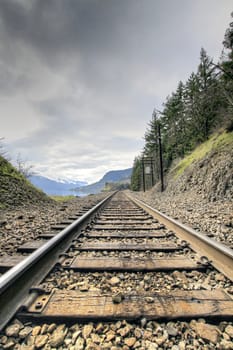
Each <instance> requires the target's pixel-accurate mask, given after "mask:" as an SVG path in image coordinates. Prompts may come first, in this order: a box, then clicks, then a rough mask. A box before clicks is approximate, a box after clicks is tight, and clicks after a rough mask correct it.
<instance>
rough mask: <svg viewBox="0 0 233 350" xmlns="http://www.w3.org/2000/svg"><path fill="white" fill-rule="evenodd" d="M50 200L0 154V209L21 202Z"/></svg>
mask: <svg viewBox="0 0 233 350" xmlns="http://www.w3.org/2000/svg"><path fill="white" fill-rule="evenodd" d="M35 201H43V202H44V201H46V202H47V201H51V199H49V197H47V196H46V194H45V193H43V192H42V191H41V190H39V189H37V188H36V187H34V186H33V185H32V184H31V183H30V182H29V181H28V180H27V179H26V178H25V177H24V176H23V175H22V174H21V173H20V172H19V171H18V170H17V169H16V168H14V166H13V165H11V164H10V163H9V162H8V161H7V160H6V159H5V158H4V157H2V156H0V209H4V208H6V207H10V206H18V205H21V204H22V203H23V202H28V203H29V202H30V203H32V202H35Z"/></svg>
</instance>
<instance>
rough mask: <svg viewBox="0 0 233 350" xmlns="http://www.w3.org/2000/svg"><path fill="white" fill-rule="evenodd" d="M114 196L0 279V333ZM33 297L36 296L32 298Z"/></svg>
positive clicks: (95, 207) (103, 201)
mask: <svg viewBox="0 0 233 350" xmlns="http://www.w3.org/2000/svg"><path fill="white" fill-rule="evenodd" d="M114 194H115V192H114V193H112V194H110V195H109V196H108V197H106V198H105V199H103V200H102V201H100V202H99V203H98V204H97V205H95V206H94V207H93V208H91V209H90V210H89V211H88V212H86V213H85V214H84V215H82V216H81V217H80V218H78V219H77V220H75V221H74V222H73V223H71V224H70V225H68V226H67V227H66V228H65V229H63V230H62V231H60V232H59V233H58V234H56V236H54V237H53V238H51V239H50V240H49V241H48V242H46V243H45V244H44V245H43V246H41V247H40V248H38V249H37V250H36V251H35V252H33V253H32V254H30V255H29V256H28V257H25V259H24V260H23V261H21V262H20V263H18V264H17V265H16V266H14V267H13V268H11V269H10V270H9V271H7V272H6V273H4V274H3V275H2V276H1V277H0V330H2V329H3V328H4V327H5V326H6V324H7V323H8V322H9V321H10V319H11V318H12V317H13V316H14V314H15V313H16V311H17V310H18V309H19V307H20V306H22V305H24V304H27V299H28V298H31V296H30V295H29V290H30V288H31V287H32V286H33V285H35V284H38V283H40V281H41V280H42V279H43V278H44V277H45V276H46V275H47V273H48V272H49V271H50V270H51V267H52V266H54V264H55V263H56V262H57V259H58V257H59V254H61V253H62V252H63V251H64V249H66V248H67V247H68V246H69V244H70V243H71V242H72V240H73V235H72V233H74V232H75V234H76V233H77V231H78V232H79V231H80V233H81V229H82V228H83V226H84V225H85V224H86V223H87V221H88V220H89V219H90V218H91V217H92V216H93V215H94V214H95V213H96V212H97V211H98V210H99V209H100V208H101V207H102V206H103V205H104V204H105V203H107V201H108V200H109V199H110V198H111V197H112V196H113V195H114ZM35 297H36V295H35Z"/></svg>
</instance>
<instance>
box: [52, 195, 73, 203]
mask: <svg viewBox="0 0 233 350" xmlns="http://www.w3.org/2000/svg"><path fill="white" fill-rule="evenodd" d="M49 197H50V198H52V199H54V200H55V201H56V202H66V201H70V200H72V199H74V198H75V196H73V195H68V196H56V195H54V196H49Z"/></svg>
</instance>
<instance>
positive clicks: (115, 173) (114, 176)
mask: <svg viewBox="0 0 233 350" xmlns="http://www.w3.org/2000/svg"><path fill="white" fill-rule="evenodd" d="M131 174H132V168H127V169H123V170H110V171H108V172H107V173H106V174H104V176H103V177H102V178H101V179H100V180H99V181H96V182H94V183H93V184H90V185H86V186H82V187H80V188H77V189H76V188H75V189H74V190H75V191H78V192H80V193H83V194H97V193H99V192H101V191H102V190H103V189H104V187H105V184H106V182H127V183H128V182H130V177H131Z"/></svg>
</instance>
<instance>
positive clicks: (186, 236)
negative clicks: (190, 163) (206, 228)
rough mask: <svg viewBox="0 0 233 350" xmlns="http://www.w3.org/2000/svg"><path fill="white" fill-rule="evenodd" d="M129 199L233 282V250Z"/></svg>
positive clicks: (135, 200)
mask: <svg viewBox="0 0 233 350" xmlns="http://www.w3.org/2000/svg"><path fill="white" fill-rule="evenodd" d="M127 197H128V198H129V199H131V200H132V201H133V202H134V203H135V204H137V205H138V206H139V207H140V208H143V209H144V210H145V211H146V212H148V213H149V214H151V215H152V216H153V217H154V218H155V219H157V220H158V221H159V222H161V223H162V224H164V225H165V226H166V227H167V228H168V229H170V230H173V231H174V232H175V234H177V236H178V237H179V238H181V239H182V240H186V241H187V242H189V243H190V247H191V248H192V249H193V250H194V251H196V252H197V253H199V254H200V255H204V256H206V257H207V258H208V260H209V261H210V262H211V265H213V266H214V267H215V268H216V269H217V270H218V271H220V272H222V273H223V274H224V275H225V276H226V277H228V278H229V279H230V280H231V281H233V250H232V249H231V248H228V247H226V246H225V245H223V244H222V243H219V242H217V241H215V240H213V239H211V238H209V237H207V236H206V235H205V234H204V233H201V232H197V231H195V230H194V229H192V228H190V227H188V226H186V225H184V224H182V223H180V222H178V221H177V220H175V219H173V218H171V217H169V216H167V215H165V214H163V213H161V212H160V211H158V210H156V209H154V208H152V207H151V206H149V205H148V204H146V203H145V202H143V201H141V200H139V199H136V198H134V197H133V196H131V195H129V194H127Z"/></svg>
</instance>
